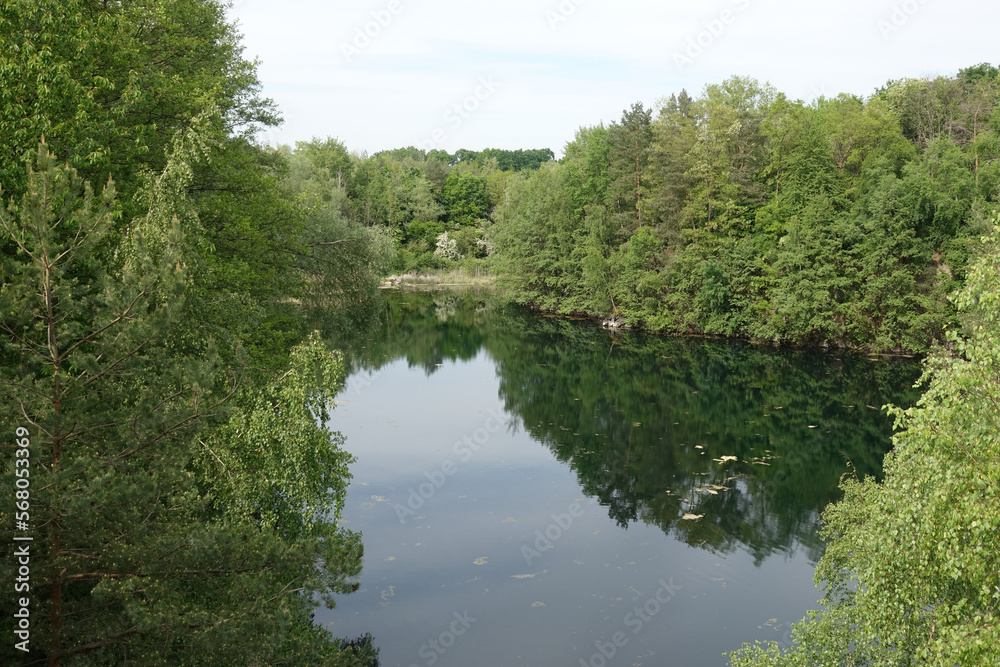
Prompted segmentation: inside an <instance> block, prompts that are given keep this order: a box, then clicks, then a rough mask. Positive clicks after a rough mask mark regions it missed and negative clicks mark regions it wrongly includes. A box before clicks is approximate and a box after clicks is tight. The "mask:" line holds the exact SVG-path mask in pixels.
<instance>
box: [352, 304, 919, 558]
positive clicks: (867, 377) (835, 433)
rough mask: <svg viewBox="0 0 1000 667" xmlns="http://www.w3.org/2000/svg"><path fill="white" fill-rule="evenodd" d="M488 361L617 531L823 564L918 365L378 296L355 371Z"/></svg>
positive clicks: (515, 409) (532, 429)
mask: <svg viewBox="0 0 1000 667" xmlns="http://www.w3.org/2000/svg"><path fill="white" fill-rule="evenodd" d="M482 351H485V352H486V353H487V354H488V355H489V357H490V358H491V359H492V360H493V362H494V364H495V366H496V373H497V376H498V381H499V397H500V400H501V401H502V403H503V405H504V408H505V409H506V411H507V412H508V413H509V414H511V415H515V416H516V417H517V418H518V421H519V422H520V425H521V427H523V428H524V429H525V430H526V431H527V433H528V434H529V435H530V436H531V438H532V439H533V440H535V441H537V442H538V443H541V444H543V445H544V446H545V447H547V448H548V449H549V450H550V451H551V452H552V454H553V455H554V456H555V457H556V458H557V459H558V460H559V461H561V462H563V463H564V464H566V465H568V466H569V467H570V468H571V469H572V470H573V471H574V473H575V475H576V476H577V478H578V480H579V484H580V486H581V488H582V490H583V492H584V493H585V494H586V495H587V496H590V497H591V498H594V499H596V500H597V501H598V502H599V503H600V504H601V505H602V506H604V507H605V508H606V510H607V513H608V515H609V516H610V517H611V518H612V519H613V520H614V521H615V522H616V523H617V524H618V525H619V526H621V527H622V528H626V529H627V528H628V527H629V526H630V525H633V524H635V523H636V522H642V523H643V524H647V525H651V526H656V527H657V528H659V529H660V530H662V531H663V532H664V533H665V534H668V535H672V536H673V537H674V538H675V539H677V540H679V541H681V542H684V543H686V544H688V545H691V546H695V547H699V548H701V549H705V550H708V551H712V552H718V553H722V554H725V553H731V552H733V551H735V550H737V549H743V550H745V551H747V552H748V553H750V554H751V555H752V557H753V560H754V563H755V564H757V565H758V566H759V565H760V564H761V563H762V562H763V561H764V560H765V559H767V558H768V557H769V556H770V555H772V554H775V553H780V554H785V555H789V554H791V553H792V552H794V551H795V550H798V549H805V550H806V551H807V553H808V554H809V557H810V559H811V560H813V561H815V560H816V559H818V558H819V556H820V555H821V550H822V544H821V542H820V540H819V539H818V537H817V528H818V524H819V512H820V511H821V510H822V508H823V507H824V506H825V505H826V504H827V503H829V502H831V501H832V500H835V499H836V498H837V497H838V495H839V493H838V488H837V486H838V482H839V479H840V477H841V475H843V474H845V473H849V474H856V475H859V476H865V475H877V474H878V472H879V470H880V468H881V462H882V457H883V456H884V454H885V452H886V451H887V448H888V445H889V436H890V433H891V426H890V422H889V419H888V418H887V417H886V415H885V414H884V413H883V412H882V411H881V409H880V408H881V406H882V405H884V404H885V403H890V402H891V403H896V404H902V405H909V404H911V403H912V402H913V401H914V400H915V399H916V398H917V395H918V392H917V391H916V390H914V389H913V388H912V385H913V382H914V381H915V379H916V378H917V376H918V375H919V365H918V364H917V363H915V362H912V361H907V360H878V361H872V360H869V359H867V358H864V357H857V356H853V355H828V354H820V353H805V352H797V351H789V350H775V349H771V348H759V347H755V346H753V345H747V344H738V343H728V342H718V341H708V340H694V339H679V338H665V337H655V336H645V335H640V334H631V333H623V334H611V333H609V332H605V331H602V330H600V329H597V328H596V327H592V326H589V325H585V324H581V323H577V322H571V321H566V320H560V319H553V318H542V317H538V316H535V315H532V314H530V313H526V312H524V311H523V310H520V309H517V308H512V307H509V306H503V305H501V304H499V303H497V302H495V301H494V300H493V299H492V297H491V296H490V295H489V294H488V293H478V294H477V293H466V294H442V293H420V292H408V293H390V294H388V295H387V298H386V302H385V306H384V316H383V319H382V326H381V327H380V332H379V333H378V334H377V335H375V336H373V337H368V338H366V339H365V340H364V341H359V342H356V343H355V344H354V345H353V346H352V347H351V349H350V350H349V358H350V363H351V364H352V366H353V369H354V370H355V371H356V372H357V371H361V370H365V371H368V372H373V371H377V370H378V369H380V368H382V367H384V366H385V365H386V364H389V363H392V362H393V361H395V360H398V359H406V361H407V363H408V364H409V366H410V367H419V368H422V369H423V370H424V372H425V374H426V375H427V376H431V375H433V374H434V373H436V372H437V371H438V370H439V369H440V368H441V365H442V364H444V363H445V362H447V361H467V360H471V359H473V358H475V357H476V356H477V355H479V354H480V353H481V352H482Z"/></svg>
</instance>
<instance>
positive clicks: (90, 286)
mask: <svg viewBox="0 0 1000 667" xmlns="http://www.w3.org/2000/svg"><path fill="white" fill-rule="evenodd" d="M189 150H190V147H189V146H187V145H186V144H185V143H184V142H183V141H181V142H179V143H178V146H177V148H176V149H175V151H174V154H173V157H172V158H171V159H170V160H169V161H168V169H167V171H165V172H164V173H163V174H161V175H160V176H159V177H158V178H157V179H156V180H155V181H154V182H153V183H152V184H151V186H150V190H149V192H148V199H147V201H149V202H150V209H149V212H148V214H147V215H146V216H143V217H141V218H137V219H135V220H133V222H132V224H131V225H130V226H129V232H128V234H127V235H125V236H124V237H123V238H122V240H121V242H120V244H119V245H118V248H117V250H116V251H115V252H114V253H111V254H108V253H103V252H100V250H101V248H102V246H103V244H104V243H105V242H106V241H107V239H108V238H109V234H110V233H111V232H112V228H113V224H114V218H115V214H116V211H117V207H116V204H115V201H114V195H115V193H114V188H113V186H112V185H111V184H110V183H109V185H108V187H106V188H105V189H104V191H103V193H102V194H101V195H100V196H96V195H94V194H92V193H91V191H90V188H89V186H88V185H87V184H86V183H85V182H83V181H82V179H81V178H80V177H79V176H78V175H77V174H76V172H75V171H74V170H72V169H71V168H69V167H63V166H60V165H58V164H57V163H56V161H55V159H54V157H53V156H52V155H51V154H50V153H49V152H48V150H47V147H46V146H45V145H44V144H43V145H42V146H41V147H40V148H39V150H38V152H37V154H36V156H35V158H34V160H33V161H32V163H31V166H30V168H29V170H28V176H27V179H26V183H27V187H26V193H25V195H24V196H23V197H22V199H21V201H20V202H19V203H18V204H15V203H13V202H11V204H10V205H9V206H8V207H7V209H6V210H5V211H2V212H0V231H2V233H3V237H4V240H5V241H6V242H8V243H12V244H13V245H15V246H16V248H17V253H16V254H10V255H6V256H5V257H4V258H3V263H2V268H0V272H2V276H3V281H2V283H3V288H2V290H0V313H2V319H0V327H2V330H3V332H4V334H5V337H4V339H3V352H2V356H3V358H4V359H5V361H6V362H7V363H5V364H4V366H3V370H2V376H0V392H2V394H0V396H2V404H3V405H4V408H5V411H4V413H5V414H6V415H9V417H5V422H6V423H7V425H8V427H10V428H12V427H13V424H21V425H25V426H27V427H28V429H29V430H30V431H31V433H32V451H31V461H32V467H31V480H32V486H31V488H32V490H33V492H32V504H31V508H32V516H31V521H32V525H33V526H35V527H36V530H37V532H36V533H35V536H36V539H35V541H34V542H33V543H32V545H33V552H34V553H35V554H37V556H36V558H37V560H33V563H35V564H37V565H36V568H35V569H34V570H33V574H35V576H34V577H33V579H32V589H31V592H30V593H31V600H32V605H33V609H34V610H35V612H36V614H39V615H38V616H36V617H35V623H33V625H32V629H33V634H32V637H33V642H34V643H33V645H32V648H33V649H35V652H33V653H32V659H35V658H36V657H37V656H38V655H41V656H43V658H44V659H46V660H48V664H50V665H59V664H63V663H64V662H69V661H70V660H75V659H86V660H88V661H89V662H90V663H91V664H120V663H122V662H124V661H134V662H140V663H144V664H165V665H168V664H182V663H190V664H249V663H252V662H254V661H264V662H268V661H273V660H276V659H280V660H283V661H287V662H288V663H291V664H315V662H316V661H318V660H326V661H328V662H330V664H333V663H332V662H331V661H333V660H334V659H335V658H334V655H335V654H336V652H337V651H336V646H335V645H333V644H332V643H331V642H329V641H326V642H325V643H324V642H323V641H321V638H323V637H324V635H325V633H324V631H323V630H321V629H319V628H315V627H312V626H311V624H310V623H309V620H308V619H309V616H308V615H309V611H310V609H311V608H312V606H313V605H314V604H315V603H314V599H313V596H314V595H315V596H319V597H320V598H321V599H323V600H325V601H326V602H327V603H332V602H333V598H332V595H333V593H336V592H349V591H351V590H353V589H354V588H355V587H356V584H355V583H354V581H353V579H354V577H356V575H357V574H358V572H359V571H360V557H361V546H360V540H359V536H358V535H356V534H353V533H349V532H345V531H340V530H339V528H338V527H337V526H336V524H335V522H331V521H330V520H328V512H329V511H331V510H332V512H333V516H334V517H335V516H336V513H337V512H339V508H340V506H341V505H342V501H343V493H344V488H345V481H344V480H345V478H346V477H345V475H346V470H345V465H346V463H347V461H348V459H347V457H346V455H345V454H343V453H342V452H341V451H340V450H339V448H338V447H337V446H336V445H337V442H338V441H337V440H336V439H333V440H331V437H332V436H333V434H331V433H330V432H328V431H327V430H326V427H325V425H323V424H324V423H325V422H324V423H317V421H316V418H317V417H320V418H324V419H325V418H326V416H327V411H328V409H329V407H330V406H331V405H332V398H333V396H334V394H335V393H336V391H337V390H338V389H339V386H340V381H341V380H342V377H343V371H342V367H341V366H340V362H339V360H338V359H337V358H336V357H335V356H331V354H330V353H328V352H326V351H325V349H324V347H323V346H322V344H321V343H320V342H319V340H318V339H317V338H315V337H314V338H312V339H310V340H309V341H307V342H306V343H305V344H303V345H302V346H300V347H298V348H296V349H294V350H293V351H292V352H291V354H290V356H289V359H290V364H291V366H290V370H289V371H287V372H286V373H284V374H283V375H280V376H277V377H274V378H273V379H271V380H270V381H268V382H267V383H265V384H263V385H261V384H256V385H254V384H250V383H248V380H249V379H251V376H248V375H247V373H246V369H245V366H243V365H242V364H240V363H238V361H239V359H240V356H241V355H240V353H239V350H238V349H236V350H229V351H225V352H226V353H225V354H217V351H220V352H221V351H223V350H218V348H217V346H216V345H212V344H208V345H205V344H202V343H199V342H198V341H192V340H191V334H190V332H191V329H192V327H191V326H190V324H191V323H192V322H193V321H195V320H196V313H193V312H191V310H190V308H191V306H192V304H197V303H198V302H197V300H194V301H187V300H186V299H185V296H186V294H187V293H188V291H189V284H190V281H189V279H188V277H187V276H188V273H189V268H190V265H189V259H192V258H193V259H197V253H195V252H193V251H194V249H195V248H196V246H197V245H198V242H199V240H198V239H196V238H192V234H193V233H194V232H196V231H197V219H196V218H187V217H185V216H179V215H176V214H174V211H175V210H181V211H183V210H184V208H185V207H184V206H183V202H182V201H181V200H179V199H177V198H176V197H178V193H179V192H182V191H183V190H184V185H185V179H186V178H189V177H190V168H189V167H188V165H187V163H186V161H185V160H184V155H185V154H186V153H185V151H189ZM227 359H230V360H234V361H236V362H237V363H230V362H227V361H226V360H227ZM227 415H228V416H227ZM243 415H245V416H243ZM269 420H270V421H269ZM12 421H13V424H12V423H11V422H12ZM279 422H280V423H279ZM244 425H246V426H245V431H240V430H239V429H240V428H242V427H244ZM258 427H265V428H270V427H274V428H273V429H272V430H270V431H269V433H268V436H267V437H269V438H270V440H271V442H270V443H268V444H269V445H270V449H269V451H268V455H267V457H266V458H265V459H263V460H262V459H261V456H262V453H261V452H260V451H259V450H258V449H256V448H255V445H260V444H262V443H261V442H260V440H259V439H260V438H261V437H264V436H263V435H262V434H261V433H260V432H259V431H257V430H255V429H256V428H258ZM248 434H249V435H250V436H252V437H250V438H246V437H245V436H246V435H248ZM254 438H256V440H255V439H254ZM234 441H238V443H239V447H240V448H241V449H237V447H236V445H233V444H232V443H233V442H234ZM227 444H228V445H231V446H230V447H229V448H228V449H227V448H226V447H225V445H227ZM210 455H211V456H210ZM222 456H228V459H222ZM219 459H222V461H223V462H224V461H226V460H228V461H229V465H230V466H231V468H230V467H227V466H226V465H225V463H223V465H222V467H221V469H219V468H211V467H208V466H206V465H204V461H206V460H210V463H211V465H215V461H217V460H219ZM303 463H304V464H307V465H305V466H303V465H300V464H303ZM310 463H311V464H317V465H318V464H323V466H325V467H316V468H313V469H310V467H308V464H310ZM251 465H255V466H257V469H256V470H255V473H257V474H255V475H254V476H253V478H252V480H251V479H248V478H247V477H242V478H241V477H240V476H238V473H239V472H240V471H241V470H246V469H250V467H251ZM5 468H6V472H7V473H8V474H12V473H13V468H14V462H13V460H11V459H8V460H7V461H6V466H5ZM261 469H263V470H265V471H268V472H267V473H266V475H265V476H263V477H262V476H260V475H259V472H260V470H261ZM279 470H280V474H279ZM11 479H12V478H11ZM235 499H239V500H241V501H242V504H241V503H238V502H235ZM4 512H5V518H6V519H12V517H10V516H9V510H7V509H5V510H4ZM276 517H280V519H281V520H280V522H279V521H276V520H275V518H276ZM7 567H9V564H8V565H7ZM8 624H9V622H8ZM251 638H253V639H251ZM4 650H11V649H10V647H9V646H8V647H5V649H4ZM84 656H86V658H84ZM11 659H12V660H13V658H11ZM337 659H339V658H337Z"/></svg>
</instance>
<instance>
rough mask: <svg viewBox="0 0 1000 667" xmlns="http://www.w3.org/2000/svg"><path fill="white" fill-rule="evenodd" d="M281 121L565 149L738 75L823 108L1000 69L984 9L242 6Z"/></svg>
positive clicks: (458, 143) (928, 1)
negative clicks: (884, 89) (982, 68)
mask: <svg viewBox="0 0 1000 667" xmlns="http://www.w3.org/2000/svg"><path fill="white" fill-rule="evenodd" d="M231 2H232V7H231V8H230V10H229V17H230V19H231V20H233V21H235V22H236V24H237V28H238V30H239V32H241V33H242V35H243V44H244V46H245V47H246V51H245V54H244V55H245V57H247V58H250V59H252V58H258V59H259V61H260V64H259V69H258V74H259V77H260V80H261V84H262V91H261V92H262V94H263V95H264V96H265V97H269V98H271V99H272V100H274V101H275V102H276V103H277V105H278V108H279V110H280V111H281V114H282V116H283V118H284V124H283V125H282V126H281V127H279V128H276V129H271V130H267V131H265V132H264V133H263V135H262V137H261V138H262V139H263V140H264V141H265V142H267V143H269V144H272V145H276V144H279V143H280V144H289V145H294V143H295V142H296V141H308V140H309V139H312V138H314V137H318V138H326V137H335V138H338V139H339V140H340V141H343V142H344V143H345V144H346V145H347V147H348V148H349V149H350V150H352V151H356V152H358V153H362V152H366V153H368V154H372V153H375V152H378V151H380V150H386V149H390V148H399V147H405V146H411V145H412V146H418V147H421V148H424V149H428V150H429V149H432V148H438V149H444V150H446V151H448V152H451V153H453V152H455V151H456V150H458V149H459V148H467V149H471V150H482V149H484V148H504V149H511V150H513V149H518V148H525V149H529V148H551V149H552V150H553V151H554V152H555V153H556V155H557V156H558V155H561V154H562V150H563V147H564V146H565V145H566V143H567V142H568V141H571V140H572V139H573V136H574V134H575V132H576V130H577V129H578V128H580V127H584V126H592V125H597V124H598V123H601V122H603V123H609V122H612V121H614V120H617V119H619V118H621V115H622V112H623V110H625V109H627V108H629V107H630V106H631V105H632V104H633V103H635V102H642V103H643V104H645V105H646V106H647V107H652V108H654V109H657V110H658V109H659V105H658V101H659V100H661V99H662V98H664V97H669V96H670V95H671V94H672V93H677V92H680V91H681V89H686V90H687V91H688V92H689V93H690V94H691V95H692V96H695V97H697V96H698V94H700V93H701V91H702V90H704V88H705V86H706V85H708V84H712V83H720V82H722V81H724V80H725V79H727V78H729V77H730V76H733V75H740V76H749V77H753V78H755V79H757V80H759V81H761V82H769V83H770V84H771V85H773V86H774V87H775V88H777V90H778V91H780V92H783V93H785V95H787V96H788V97H789V98H791V99H801V100H803V101H806V102H810V101H812V100H814V99H815V98H817V97H819V96H820V95H825V96H828V97H829V96H835V95H837V94H838V93H841V92H846V93H851V94H855V95H860V96H863V97H867V96H869V95H871V94H872V93H873V92H874V91H875V90H876V89H877V88H879V87H881V86H882V85H884V84H885V83H886V82H887V81H889V80H891V79H901V78H906V77H924V76H931V77H933V76H938V75H945V76H950V75H954V74H955V73H957V71H958V70H959V69H961V68H963V67H968V66H971V65H976V64H979V63H982V62H989V63H991V64H993V65H997V64H998V63H1000V49H998V48H997V43H998V42H997V37H996V30H997V26H998V25H1000V3H992V2H983V1H982V0H950V1H949V2H945V1H944V0H888V1H887V0H824V1H821V2H817V1H813V0H709V1H707V2H694V1H676V0H666V1H659V2H656V1H653V0H615V1H614V2H612V1H611V0H504V1H503V2H476V1H474V0H465V1H462V0H363V1H360V2H346V1H344V0H282V2H280V3H279V2H275V1H274V0H231Z"/></svg>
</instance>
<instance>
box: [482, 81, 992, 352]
mask: <svg viewBox="0 0 1000 667" xmlns="http://www.w3.org/2000/svg"><path fill="white" fill-rule="evenodd" d="M998 101H1000V78H998V70H997V68H995V67H992V66H990V65H980V66H976V67H971V68H967V69H964V70H962V71H961V72H959V73H958V74H957V75H955V76H952V77H938V78H934V79H902V80H898V81H890V82H888V83H887V84H886V85H885V86H884V87H883V88H881V89H879V90H878V91H877V92H876V93H875V94H874V95H872V96H870V97H869V98H867V99H863V98H861V97H858V96H855V95H848V94H841V95H838V96H837V97H834V98H829V99H828V98H820V99H817V100H815V101H813V102H812V103H808V104H807V103H804V102H802V101H792V100H789V99H788V98H787V97H786V96H785V95H784V94H782V93H779V92H778V91H776V90H775V89H774V88H773V87H771V86H770V85H767V84H762V83H760V82H758V81H756V80H753V79H750V78H745V77H732V78H730V79H728V80H726V81H724V82H722V83H720V84H712V85H708V86H706V88H705V90H704V91H703V92H702V94H701V95H700V96H699V97H697V98H692V97H691V96H690V95H689V94H688V93H687V92H686V91H681V92H680V93H679V94H676V95H671V96H670V97H668V98H666V99H663V100H661V101H660V102H659V103H658V105H657V108H656V109H655V113H654V109H649V108H646V107H644V106H643V105H642V104H641V103H637V104H635V105H633V106H632V107H631V108H630V109H628V110H626V111H625V112H624V113H623V115H622V117H621V119H620V120H619V121H617V122H613V123H611V124H609V125H607V126H605V125H603V124H602V125H597V126H594V127H584V128H581V129H580V130H579V131H578V132H577V135H576V137H575V138H574V139H573V141H571V142H570V143H569V144H567V146H566V150H565V157H564V158H563V159H561V160H560V161H559V162H558V163H549V164H548V165H546V166H545V167H543V168H542V169H540V170H538V171H535V172H533V173H530V174H519V175H517V176H515V177H513V178H511V179H510V180H509V181H508V183H507V189H506V191H505V194H504V200H503V204H502V205H501V206H499V207H498V208H497V209H495V210H494V214H493V217H492V224H491V226H490V227H489V235H490V238H491V242H492V244H493V245H494V247H495V251H496V271H497V272H498V274H499V275H500V276H501V280H502V284H503V285H504V286H505V287H506V289H507V291H508V293H509V294H510V295H512V297H513V298H515V299H517V300H519V301H522V302H524V303H528V304H531V305H534V306H537V307H539V308H543V309H547V310H553V311H557V312H565V313H577V312H579V313H588V314H593V315H600V316H604V317H607V316H609V315H615V316H618V317H619V318H620V319H622V320H624V321H626V322H628V323H630V324H633V325H637V326H641V327H644V328H647V329H651V330H656V331H666V332H681V333H689V332H700V333H710V334H718V335H725V336H739V337H745V338H752V339H763V340H773V341H781V342H790V343H801V344H809V343H813V344H815V343H821V344H832V345H839V346H849V347H852V348H863V349H871V350H895V351H907V352H920V351H926V350H927V349H928V348H929V345H930V344H931V342H932V341H933V340H935V339H937V338H939V337H940V334H941V332H942V331H943V329H944V327H945V326H946V325H947V324H948V323H949V322H951V321H952V320H953V317H954V310H953V308H952V307H951V306H950V305H949V303H948V301H947V298H946V295H947V294H948V292H949V291H951V290H953V289H955V288H956V287H958V286H960V285H961V284H962V281H963V280H964V278H965V275H966V267H967V266H968V262H969V258H970V256H972V255H974V254H975V248H976V243H977V239H978V238H979V236H980V235H981V234H982V233H984V232H985V231H986V230H988V229H989V228H990V220H991V219H992V216H993V215H994V214H995V213H996V211H997V201H998V197H1000V159H998V158H1000V106H998Z"/></svg>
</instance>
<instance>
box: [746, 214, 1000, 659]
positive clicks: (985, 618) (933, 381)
mask: <svg viewBox="0 0 1000 667" xmlns="http://www.w3.org/2000/svg"><path fill="white" fill-rule="evenodd" d="M998 241H1000V229H998V230H996V231H994V233H993V234H992V237H991V238H989V239H986V240H984V245H985V246H986V248H987V252H986V253H985V254H984V256H983V257H982V258H981V259H979V260H978V261H977V262H976V263H975V265H974V267H973V269H972V270H971V272H970V274H969V279H968V281H967V283H966V285H965V287H964V288H963V289H962V290H961V291H960V292H958V293H957V294H956V296H955V304H956V306H957V307H958V309H959V310H960V312H961V313H962V319H963V323H964V332H963V333H962V334H961V335H960V334H959V333H957V332H953V333H952V334H951V336H950V338H951V341H952V342H953V344H954V345H955V351H954V353H949V352H946V351H944V350H939V351H937V352H936V353H935V354H934V355H933V356H932V357H931V358H930V359H929V360H928V362H927V363H926V369H925V374H924V382H925V383H926V385H927V390H926V392H925V394H924V396H923V398H922V399H921V401H920V403H919V404H918V406H917V407H915V408H912V409H909V410H905V411H904V410H900V409H895V408H894V409H892V412H893V414H894V415H895V416H896V419H897V429H899V432H898V433H897V435H896V436H895V438H894V445H895V447H894V449H893V451H892V452H891V453H890V454H889V455H888V456H887V457H886V461H885V479H884V481H883V482H881V483H879V482H876V481H874V480H872V479H870V478H868V479H865V480H858V479H854V478H847V479H846V481H845V482H844V485H843V488H844V492H845V497H844V499H843V500H842V501H841V502H839V503H837V504H836V505H833V506H831V507H830V508H828V509H827V510H826V512H825V513H824V525H825V527H824V531H825V535H826V537H827V538H828V539H829V540H830V544H829V547H828V549H827V551H826V554H825V555H824V556H823V558H822V559H821V561H820V564H819V568H818V569H817V574H816V577H817V582H818V583H821V584H822V585H823V586H824V587H825V590H826V595H825V598H824V600H823V610H822V611H821V612H812V613H810V615H809V616H808V618H807V619H805V620H803V621H802V622H801V623H799V624H797V625H796V626H795V629H794V631H793V635H792V636H793V640H794V645H793V646H792V647H791V648H790V649H788V650H786V651H782V650H781V649H780V648H779V647H778V646H777V645H775V644H769V645H761V644H758V645H754V646H746V647H744V648H743V649H742V650H741V651H738V652H736V653H735V654H733V655H732V656H731V659H732V664H733V665H735V666H736V667H751V666H754V667H762V666H765V665H767V666H777V665H787V666H790V667H791V666H799V665H801V666H805V665H809V666H827V665H829V666H830V667H834V666H836V667H841V666H843V665H859V666H860V665H868V666H882V665H885V666H887V667H888V666H890V665H891V666H894V667H895V666H898V665H969V666H973V665H977V666H978V665H987V664H996V663H997V661H998V660H1000V575H998V573H997V568H996V554H997V552H998V549H1000V485H998V483H997V481H998V479H1000V465H998V462H1000V440H998V439H997V436H996V434H997V429H998V426H1000V408H998V406H1000V385H998V384H997V377H998V374H1000V344H998V341H1000V290H998V288H997V286H998V285H1000V243H998Z"/></svg>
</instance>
